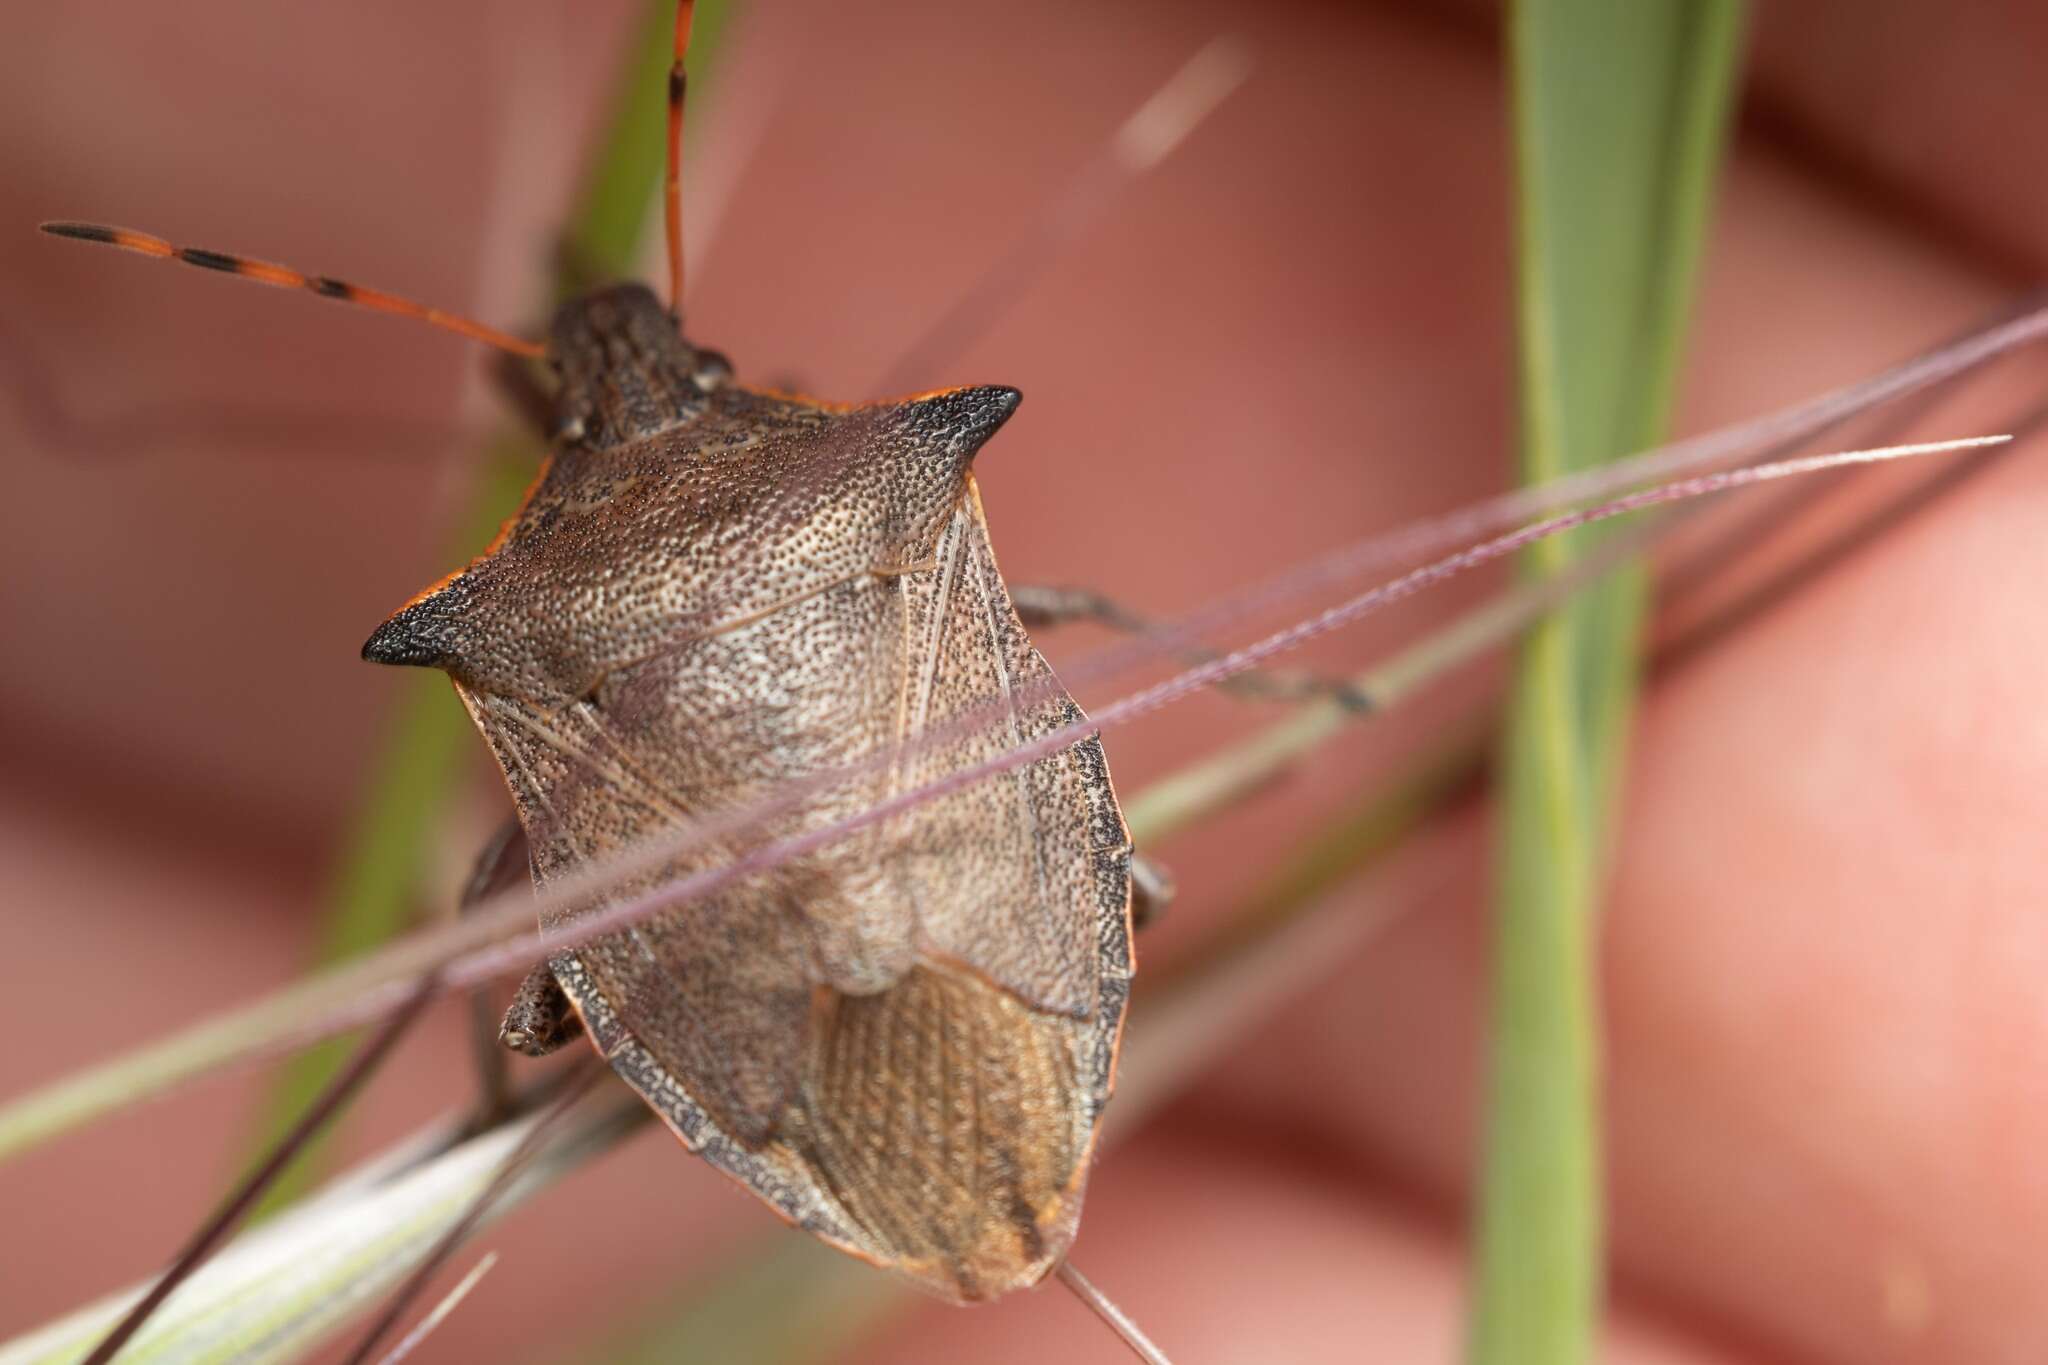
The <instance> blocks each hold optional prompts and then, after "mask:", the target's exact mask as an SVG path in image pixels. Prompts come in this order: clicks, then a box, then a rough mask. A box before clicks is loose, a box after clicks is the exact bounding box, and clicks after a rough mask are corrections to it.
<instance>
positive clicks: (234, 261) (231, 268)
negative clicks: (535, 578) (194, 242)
mask: <svg viewBox="0 0 2048 1365" xmlns="http://www.w3.org/2000/svg"><path fill="white" fill-rule="evenodd" d="M178 259H179V260H181V261H183V262H184V263H185V264H186V265H196V266H198V267H199V268H200V269H201V270H224V271H226V272H227V273H228V274H230V275H239V274H240V273H241V272H242V262H241V260H240V259H239V258H237V257H234V256H229V255H226V254H224V253H222V252H219V251H207V250H205V249H203V248H201V247H196V246H188V247H181V248H179V250H178Z"/></svg>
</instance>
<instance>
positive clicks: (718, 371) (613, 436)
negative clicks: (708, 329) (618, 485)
mask: <svg viewBox="0 0 2048 1365" xmlns="http://www.w3.org/2000/svg"><path fill="white" fill-rule="evenodd" d="M548 361H549V363H550V364H552V365H553V366H554V368H555V371H556V373H557V374H558V375H559V376H560V377H561V387H560V389H559V390H558V391H557V393H556V395H555V417H556V426H557V429H558V430H561V431H567V432H573V433H575V439H576V440H577V442H578V443H579V444H581V445H583V446H585V447H594V448H599V449H602V448H604V447H607V446H615V445H623V444H625V443H626V442H628V441H632V440H636V439H638V438H639V437H642V436H648V435H652V434H653V433H655V432H658V431H660V430H662V429H663V428H666V427H670V426H673V425H674V424H675V423H677V422H679V421H688V420H690V419H691V418H693V417H695V416H697V415H698V414H699V413H701V412H702V411H703V408H704V403H705V399H706V397H707V396H708V395H709V394H710V393H711V392H712V391H713V390H715V389H716V388H717V387H718V386H719V385H721V384H723V383H724V382H725V381H726V380H727V379H729V378H731V377H732V365H731V363H730V362H729V361H727V360H726V358H725V357H724V356H722V355H720V354H718V352H716V351H710V350H704V349H701V348H699V347H696V346H692V345H691V344H690V343H689V341H688V340H686V339H685V338H684V337H683V336H682V334H681V333H680V332H679V331H678V330H677V329H676V323H675V319H674V318H673V317H671V316H670V315H669V312H668V310H667V309H666V308H665V307H664V306H663V305H662V303H661V301H660V300H659V299H657V298H656V297H655V296H654V291H652V290H651V289H648V288H647V287H646V286H645V285H639V284H621V285H614V286H612V287H610V288H608V289H600V290H598V291H597V292H595V293H591V294H585V295H583V296H582V297H580V298H575V299H571V300H570V301H569V302H567V303H565V304H563V305H562V306H561V308H560V309H558V310H557V311H556V313H555V319H554V323H553V325H552V326H551V327H550V328H549V331H548Z"/></svg>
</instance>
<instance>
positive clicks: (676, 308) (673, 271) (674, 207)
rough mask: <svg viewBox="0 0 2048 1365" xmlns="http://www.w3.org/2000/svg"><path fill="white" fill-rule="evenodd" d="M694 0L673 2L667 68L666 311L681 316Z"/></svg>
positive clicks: (679, 318)
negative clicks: (672, 55) (686, 102)
mask: <svg viewBox="0 0 2048 1365" xmlns="http://www.w3.org/2000/svg"><path fill="white" fill-rule="evenodd" d="M696 8H697V5H696V0H677V3H676V60H675V64H674V65H673V66H671V67H669V69H668V184H667V196H668V197H667V208H668V214H667V216H668V311H669V312H670V313H672V314H674V315H675V317H676V318H677V319H678V320H679V321H680V320H681V318H682V316H683V95H684V93H685V91H687V90H688V88H689V84H690V79H689V77H688V76H686V75H685V74H684V73H683V58H684V57H686V56H688V55H689V52H690V16H691V14H692V12H694V11H695V10H696Z"/></svg>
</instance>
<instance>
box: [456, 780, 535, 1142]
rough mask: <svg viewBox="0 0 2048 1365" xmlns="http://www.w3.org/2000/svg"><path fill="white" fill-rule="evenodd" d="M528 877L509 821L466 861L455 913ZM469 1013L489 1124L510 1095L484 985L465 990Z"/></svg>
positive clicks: (519, 838) (521, 840)
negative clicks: (471, 860) (466, 876)
mask: <svg viewBox="0 0 2048 1365" xmlns="http://www.w3.org/2000/svg"><path fill="white" fill-rule="evenodd" d="M529 875H530V873H529V871H528V866H527V850H526V831H525V830H524V829H522V828H520V825H519V821H517V820H516V819H508V820H507V821H505V823H504V824H503V825H501V826H499V828H498V830H497V832H495V833H494V834H492V835H491V837H490V839H489V841H488V842H486V843H485V844H484V846H483V848H482V849H481V850H479V851H478V853H477V856H476V861H475V862H474V863H473V864H471V866H470V870H469V879H468V880H467V881H465V882H464V883H463V884H462V895H461V897H460V898H459V899H458V900H457V901H456V907H457V910H458V912H459V913H461V914H465V915H466V914H468V913H469V912H470V911H472V910H474V909H475V908H476V907H477V906H478V905H479V904H481V903H482V902H484V901H486V900H489V899H490V898H491V897H492V896H495V895H497V894H498V893H499V892H501V891H509V890H510V889H511V888H513V887H515V886H517V885H519V884H520V883H521V882H522V881H524V880H525V879H526V878H527V877H528V876H529ZM469 1011H470V1045H471V1050H472V1051H473V1052H474V1054H475V1056H476V1071H477V1082H478V1085H479V1087H480V1089H481V1091H482V1097H481V1108H482V1111H483V1118H484V1120H485V1121H486V1122H488V1121H489V1120H491V1119H493V1118H497V1117H500V1116H502V1115H504V1114H505V1113H506V1112H507V1111H508V1110H509V1109H510V1107H511V1097H512V1092H511V1086H510V1083H509V1082H508V1081H507V1079H506V1075H505V1051H504V1049H503V1048H502V1047H501V1046H500V1045H499V1043H498V1020H497V1010H496V1009H495V1008H494V1007H493V1004H492V1001H491V993H490V990H489V989H488V987H486V986H478V987H477V988H476V989H475V990H473V991H471V992H470V993H469Z"/></svg>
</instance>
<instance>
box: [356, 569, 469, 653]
mask: <svg viewBox="0 0 2048 1365" xmlns="http://www.w3.org/2000/svg"><path fill="white" fill-rule="evenodd" d="M458 606H459V603H458V602H456V601H455V600H454V599H453V597H452V596H451V594H450V590H449V589H447V588H443V589H442V590H441V591H440V592H438V593H436V594H434V595H433V596H431V597H426V598H422V599H420V600H419V601H417V602H414V603H412V604H411V605H410V606H408V607H406V608H405V609H404V610H402V611H400V612H398V613H397V614H395V615H394V616H392V617H391V618H390V619H389V620H387V621H385V622H384V624H383V625H381V626H379V627H377V629H376V630H375V631H373V632H372V633H371V635H370V638H369V639H368V640H365V641H364V642H363V661H364V662H365V663H373V664H398V665H401V666H405V667H411V668H446V667H448V665H449V664H450V663H451V662H452V661H453V659H454V657H455V651H456V642H457V626H456V622H455V620H454V616H453V610H454V609H455V608H456V607H458Z"/></svg>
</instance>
